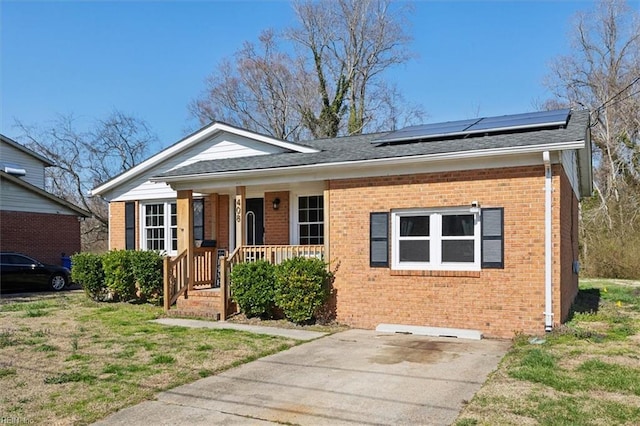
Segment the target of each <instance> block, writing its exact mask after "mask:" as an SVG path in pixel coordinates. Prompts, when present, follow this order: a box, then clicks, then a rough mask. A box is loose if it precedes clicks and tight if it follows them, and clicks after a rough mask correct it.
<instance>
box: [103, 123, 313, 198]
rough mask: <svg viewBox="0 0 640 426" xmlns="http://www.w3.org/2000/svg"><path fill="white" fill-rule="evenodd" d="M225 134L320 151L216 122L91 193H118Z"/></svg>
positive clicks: (285, 147)
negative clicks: (166, 162)
mask: <svg viewBox="0 0 640 426" xmlns="http://www.w3.org/2000/svg"><path fill="white" fill-rule="evenodd" d="M221 133H226V134H230V135H235V136H237V137H240V138H246V139H248V140H251V141H254V142H257V143H260V144H264V145H268V146H271V147H276V148H279V149H281V150H284V151H286V152H292V153H313V152H317V150H316V149H314V148H310V147H308V146H304V145H301V144H295V143H291V142H287V141H282V140H279V139H275V138H272V137H270V136H266V135H262V134H258V133H254V132H251V131H248V130H244V129H240V128H237V127H234V126H231V125H228V124H225V123H220V122H214V123H211V124H210V125H208V126H206V127H203V128H202V129H200V130H198V131H197V132H195V133H192V134H191V135H189V136H186V137H185V138H183V139H181V140H180V141H178V142H176V143H175V144H173V145H171V146H170V147H168V148H166V149H164V150H162V151H160V152H159V153H157V154H155V155H153V156H151V157H150V158H148V159H146V160H145V161H143V162H141V163H140V164H138V165H137V166H135V167H133V168H131V169H129V170H127V171H125V172H124V173H121V174H120V175H118V176H116V177H114V178H112V179H111V180H109V181H107V182H104V183H103V184H101V185H99V186H97V187H95V188H94V189H92V190H91V195H103V194H105V193H106V192H109V191H112V190H114V189H115V188H117V187H119V186H120V185H124V184H126V183H127V182H129V181H131V180H132V179H135V178H136V177H138V176H141V175H144V174H148V172H150V171H152V170H153V169H154V168H155V167H158V166H160V165H161V164H163V163H164V162H165V161H166V160H168V159H170V158H172V157H175V156H177V155H179V154H182V153H184V152H185V151H187V150H189V149H190V148H193V147H194V146H196V145H198V144H199V143H201V142H204V141H206V140H211V139H213V138H215V137H216V136H217V135H219V134H221ZM189 163H190V161H189V160H187V161H185V162H184V164H182V166H186V164H189Z"/></svg>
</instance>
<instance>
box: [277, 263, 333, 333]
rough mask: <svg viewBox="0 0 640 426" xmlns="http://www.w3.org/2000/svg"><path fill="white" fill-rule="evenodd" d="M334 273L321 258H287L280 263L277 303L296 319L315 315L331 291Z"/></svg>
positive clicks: (287, 314) (288, 317) (298, 320)
mask: <svg viewBox="0 0 640 426" xmlns="http://www.w3.org/2000/svg"><path fill="white" fill-rule="evenodd" d="M332 276H333V274H331V272H329V271H328V270H327V265H326V264H325V263H324V262H323V261H322V260H320V259H316V258H309V259H308V258H303V257H294V258H292V259H287V260H285V261H284V262H282V263H281V264H280V265H278V266H277V267H276V286H275V301H276V306H277V307H279V308H280V309H282V311H283V313H284V315H285V317H287V319H289V320H290V321H293V322H295V323H298V324H301V323H304V322H307V321H309V320H311V319H313V318H314V317H315V314H316V311H317V310H318V309H319V308H320V307H321V306H322V305H323V304H324V303H325V301H326V300H327V298H328V296H329V294H330V285H331V278H332Z"/></svg>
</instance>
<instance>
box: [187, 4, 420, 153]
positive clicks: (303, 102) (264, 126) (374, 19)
mask: <svg viewBox="0 0 640 426" xmlns="http://www.w3.org/2000/svg"><path fill="white" fill-rule="evenodd" d="M294 10H295V12H296V17H297V20H298V25H297V26H296V27H294V28H291V29H288V30H286V31H284V32H283V34H281V35H280V36H279V37H276V35H275V33H274V32H273V31H267V32H265V33H263V34H262V36H261V37H260V49H259V50H257V49H256V47H255V46H254V45H253V44H251V43H246V44H245V46H244V48H243V49H241V50H240V51H239V52H238V53H237V54H236V57H235V62H234V64H231V63H230V62H229V61H225V62H223V63H222V64H221V65H220V67H219V68H218V70H217V71H216V72H215V73H214V74H212V75H211V76H210V77H209V78H208V79H207V83H206V85H207V89H206V90H205V92H204V93H203V94H202V95H201V96H200V97H199V98H198V99H197V100H195V101H194V102H193V103H192V104H191V107H190V109H191V112H192V113H193V114H194V115H195V116H196V117H198V118H199V119H200V121H201V123H205V122H209V121H211V120H222V121H228V122H230V123H232V124H238V125H241V126H243V127H247V128H250V129H252V130H258V131H262V132H264V133H268V134H270V135H273V136H276V137H279V138H283V139H285V138H286V139H292V140H296V139H299V138H300V137H306V136H313V137H316V138H319V137H335V136H337V135H339V134H358V133H361V132H363V131H365V130H371V129H376V128H379V127H380V126H381V125H382V123H389V122H394V123H396V122H399V121H402V118H400V117H398V116H396V117H395V118H394V119H390V117H389V116H387V114H392V115H393V114H395V115H397V114H404V113H405V108H400V107H399V105H398V104H390V102H397V101H398V100H400V98H401V97H400V95H399V93H398V91H397V88H395V87H394V86H393V85H390V84H388V83H387V82H386V81H385V79H384V73H385V71H387V70H388V69H390V68H392V67H393V66H395V65H398V64H402V63H405V62H407V61H408V60H409V59H410V57H411V55H410V53H409V51H408V49H407V46H408V44H409V42H410V37H409V36H408V35H407V33H406V28H407V27H408V25H407V23H406V19H405V18H406V16H407V9H406V7H404V6H401V5H397V4H392V3H391V1H390V0H315V1H314V0H301V1H298V2H295V3H294ZM278 46H281V47H280V50H278ZM284 52H294V53H292V54H288V53H284ZM415 112H417V115H420V114H421V110H420V109H416V111H415ZM413 113H414V111H408V114H407V117H411V116H413V115H415V114H413Z"/></svg>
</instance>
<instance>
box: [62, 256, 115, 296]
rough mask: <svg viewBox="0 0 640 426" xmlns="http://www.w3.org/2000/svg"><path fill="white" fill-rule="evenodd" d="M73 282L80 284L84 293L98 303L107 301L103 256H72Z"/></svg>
mask: <svg viewBox="0 0 640 426" xmlns="http://www.w3.org/2000/svg"><path fill="white" fill-rule="evenodd" d="M72 262H73V269H71V280H72V281H73V282H75V283H77V284H80V285H81V286H82V288H83V289H84V292H85V293H86V294H87V296H89V297H90V298H92V299H93V300H96V301H101V300H105V299H106V297H107V293H108V291H107V286H106V285H105V282H104V270H103V269H102V256H101V255H99V254H93V253H78V254H74V255H73V256H72Z"/></svg>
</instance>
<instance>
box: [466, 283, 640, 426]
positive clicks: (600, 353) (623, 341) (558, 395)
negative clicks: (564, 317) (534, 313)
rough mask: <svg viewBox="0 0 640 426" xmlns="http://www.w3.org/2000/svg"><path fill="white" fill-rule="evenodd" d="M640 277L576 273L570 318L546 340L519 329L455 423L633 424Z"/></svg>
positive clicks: (637, 408) (638, 382)
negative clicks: (576, 286) (622, 278)
mask: <svg viewBox="0 0 640 426" xmlns="http://www.w3.org/2000/svg"><path fill="white" fill-rule="evenodd" d="M639 332H640V283H639V282H631V281H618V280H615V281H614V280H581V283H580V291H579V294H578V297H577V298H576V301H575V303H574V306H573V308H572V313H571V316H570V320H569V321H568V322H567V323H566V324H565V325H563V326H560V327H557V328H556V329H555V330H554V331H553V332H551V333H549V334H547V335H546V336H544V338H545V342H544V343H543V344H532V343H530V340H529V337H530V336H522V335H521V336H517V337H516V338H514V341H513V346H512V348H511V350H510V351H509V353H507V355H506V356H505V357H504V359H503V360H502V362H501V363H500V365H499V367H498V369H497V370H496V371H495V372H494V373H493V374H492V375H491V377H490V378H489V380H487V382H486V383H485V384H484V386H483V387H482V389H481V390H480V391H479V392H478V393H477V394H476V395H475V396H474V398H473V399H472V400H471V401H470V402H469V403H468V404H467V405H466V406H465V407H464V409H463V411H462V412H461V413H460V415H459V416H458V420H457V422H456V425H457V426H465V425H502V424H527V425H528V424H540V425H635V424H638V419H640V334H639Z"/></svg>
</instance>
